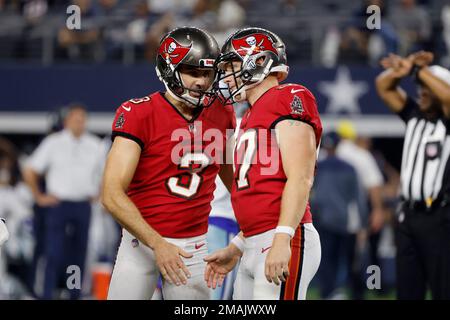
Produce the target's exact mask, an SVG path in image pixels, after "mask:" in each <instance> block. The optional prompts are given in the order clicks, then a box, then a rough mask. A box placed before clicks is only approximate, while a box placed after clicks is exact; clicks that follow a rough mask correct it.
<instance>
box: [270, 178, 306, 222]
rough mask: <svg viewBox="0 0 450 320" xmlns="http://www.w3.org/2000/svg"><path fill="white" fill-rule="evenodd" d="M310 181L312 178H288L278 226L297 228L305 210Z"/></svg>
mask: <svg viewBox="0 0 450 320" xmlns="http://www.w3.org/2000/svg"><path fill="white" fill-rule="evenodd" d="M312 181H313V179H312V177H311V178H307V177H304V178H301V177H300V178H297V177H291V178H290V179H289V178H288V180H287V181H286V185H285V186H284V190H283V195H282V198H281V212H280V218H279V220H278V225H280V226H290V227H292V228H294V229H296V228H297V227H298V225H299V224H300V221H301V220H302V218H303V215H304V213H305V210H306V204H307V202H308V198H309V192H310V190H311V186H312Z"/></svg>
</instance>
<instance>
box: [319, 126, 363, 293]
mask: <svg viewBox="0 0 450 320" xmlns="http://www.w3.org/2000/svg"><path fill="white" fill-rule="evenodd" d="M339 140H340V138H339V136H338V134H337V133H336V132H330V133H327V134H326V135H325V136H324V137H323V139H322V148H323V149H322V150H323V151H325V152H326V157H325V159H323V160H321V161H319V162H318V164H317V168H318V170H317V175H316V177H315V179H314V187H313V190H312V195H311V206H312V211H313V212H314V221H315V223H316V226H317V229H318V231H319V234H320V242H321V244H322V260H321V263H320V267H319V271H318V281H319V288H320V295H321V297H322V298H325V299H330V298H332V297H333V295H334V294H335V293H336V292H335V290H336V288H337V287H338V275H339V273H338V272H339V270H340V268H339V267H340V266H341V265H344V266H345V268H346V269H345V278H346V279H348V278H349V279H351V288H353V287H355V283H356V285H358V284H359V276H360V275H359V272H358V271H359V269H358V268H353V265H354V261H355V253H356V252H355V247H356V235H357V233H358V232H359V231H361V229H362V228H363V227H364V226H365V225H366V224H367V214H368V212H367V211H368V210H367V204H366V198H365V194H364V192H363V190H362V187H361V185H360V183H359V180H358V175H357V173H356V171H355V169H354V168H353V167H352V166H351V165H350V164H349V163H348V162H346V161H344V160H341V159H339V158H338V157H337V156H336V147H337V145H338V143H339ZM353 216H358V220H359V221H360V222H361V223H360V224H359V225H358V226H355V225H352V221H353V220H354V218H352V217H353ZM355 271H356V272H355Z"/></svg>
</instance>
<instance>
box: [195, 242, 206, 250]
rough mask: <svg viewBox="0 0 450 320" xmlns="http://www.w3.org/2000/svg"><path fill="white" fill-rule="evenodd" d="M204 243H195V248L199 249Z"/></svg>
mask: <svg viewBox="0 0 450 320" xmlns="http://www.w3.org/2000/svg"><path fill="white" fill-rule="evenodd" d="M204 245H205V243H200V244H197V243H196V244H195V250H198V249H200V248H201V247H203V246H204Z"/></svg>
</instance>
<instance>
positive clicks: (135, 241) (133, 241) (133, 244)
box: [131, 239, 139, 248]
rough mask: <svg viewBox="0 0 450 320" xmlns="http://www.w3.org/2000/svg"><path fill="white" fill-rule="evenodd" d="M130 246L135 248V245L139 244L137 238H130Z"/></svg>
mask: <svg viewBox="0 0 450 320" xmlns="http://www.w3.org/2000/svg"><path fill="white" fill-rule="evenodd" d="M131 246H132V247H133V248H136V247H137V246H139V240H138V239H133V240H131Z"/></svg>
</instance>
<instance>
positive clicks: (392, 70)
mask: <svg viewBox="0 0 450 320" xmlns="http://www.w3.org/2000/svg"><path fill="white" fill-rule="evenodd" d="M381 65H382V66H383V67H384V68H385V69H386V70H385V71H384V72H382V73H381V74H380V75H378V77H377V78H376V80H375V86H376V88H377V92H378V95H379V96H380V97H381V99H382V100H383V101H384V103H385V104H386V105H387V106H388V107H389V108H390V109H391V111H393V112H395V113H399V112H401V111H402V110H403V108H404V106H405V103H406V99H407V95H406V92H405V91H403V89H402V88H400V86H399V83H400V81H401V79H402V78H404V77H406V76H408V75H409V74H410V72H411V69H412V67H413V62H412V57H409V58H407V59H403V58H401V57H399V56H397V55H395V54H390V55H389V56H388V57H386V58H384V59H383V60H381Z"/></svg>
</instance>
